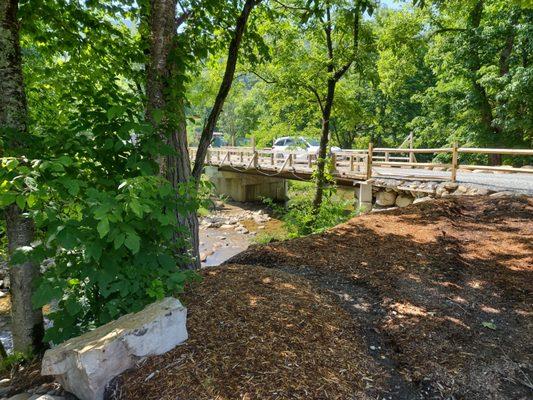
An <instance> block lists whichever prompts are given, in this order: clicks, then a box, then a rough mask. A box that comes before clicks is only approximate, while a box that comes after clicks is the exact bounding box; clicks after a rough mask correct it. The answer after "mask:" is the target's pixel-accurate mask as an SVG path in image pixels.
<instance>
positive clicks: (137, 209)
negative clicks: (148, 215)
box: [130, 199, 143, 218]
mask: <svg viewBox="0 0 533 400" xmlns="http://www.w3.org/2000/svg"><path fill="white" fill-rule="evenodd" d="M130 208H131V211H133V213H134V214H135V215H136V216H137V217H139V218H142V216H143V209H142V207H141V204H140V203H139V200H137V199H132V200H131V202H130Z"/></svg>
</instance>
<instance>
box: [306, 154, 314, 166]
mask: <svg viewBox="0 0 533 400" xmlns="http://www.w3.org/2000/svg"><path fill="white" fill-rule="evenodd" d="M307 168H309V169H313V155H312V154H307Z"/></svg>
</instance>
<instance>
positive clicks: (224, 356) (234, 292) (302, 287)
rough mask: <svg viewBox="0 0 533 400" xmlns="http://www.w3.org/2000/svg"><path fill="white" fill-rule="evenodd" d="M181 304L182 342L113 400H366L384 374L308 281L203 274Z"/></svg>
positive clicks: (246, 272)
mask: <svg viewBox="0 0 533 400" xmlns="http://www.w3.org/2000/svg"><path fill="white" fill-rule="evenodd" d="M204 277H205V279H204V281H203V282H202V283H200V284H197V285H196V286H195V287H193V288H191V290H189V291H188V292H187V293H186V294H185V295H184V297H183V301H184V303H185V304H186V305H187V307H188V311H189V315H188V320H187V325H188V331H189V339H188V341H187V342H186V344H184V345H182V346H179V347H177V348H176V349H174V350H173V351H170V352H169V353H167V354H165V355H163V356H159V357H152V358H149V359H148V360H146V361H145V362H144V363H142V364H141V365H139V367H138V369H136V370H134V371H130V372H128V373H126V374H124V375H122V376H121V377H120V378H119V379H118V380H117V381H115V382H114V384H113V385H111V388H110V389H109V390H108V398H113V399H128V400H136V399H143V400H146V399H161V400H163V399H172V400H175V399H180V400H186V399H191V400H192V399H195V400H200V399H217V400H222V399H250V400H251V399H366V398H370V397H368V396H367V394H368V393H371V392H372V387H374V386H376V385H379V384H380V379H382V373H383V371H382V370H381V369H380V367H379V366H378V365H377V364H376V362H375V361H374V360H373V358H372V357H371V356H370V355H369V354H368V349H367V348H366V346H365V344H364V343H363V342H362V341H361V339H360V335H359V334H358V330H357V327H356V326H355V325H354V322H353V320H352V318H351V317H350V316H349V314H348V313H346V312H345V311H343V310H342V308H341V307H340V306H339V305H338V304H336V302H335V301H334V300H333V299H331V298H330V297H328V296H326V295H323V294H320V293H318V292H317V291H316V290H315V289H314V288H313V286H312V285H311V284H310V283H309V282H308V281H307V280H305V279H303V278H300V277H297V276H294V275H291V274H288V273H284V272H281V271H276V270H272V269H265V268H261V267H256V268H250V267H246V266H238V265H230V266H225V267H220V268H215V269H209V270H206V271H204Z"/></svg>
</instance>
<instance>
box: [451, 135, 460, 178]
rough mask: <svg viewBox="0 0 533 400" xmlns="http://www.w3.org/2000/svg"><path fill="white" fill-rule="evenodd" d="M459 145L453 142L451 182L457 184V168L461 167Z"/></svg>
mask: <svg viewBox="0 0 533 400" xmlns="http://www.w3.org/2000/svg"><path fill="white" fill-rule="evenodd" d="M458 153H459V152H458V145H457V142H453V145H452V177H451V181H452V182H455V181H456V180H457V167H458V166H459V154H458Z"/></svg>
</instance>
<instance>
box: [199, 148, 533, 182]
mask: <svg viewBox="0 0 533 400" xmlns="http://www.w3.org/2000/svg"><path fill="white" fill-rule="evenodd" d="M190 153H191V158H192V159H194V158H193V157H194V156H195V155H196V154H195V153H196V149H195V148H193V147H191V148H190ZM461 153H463V154H502V155H515V156H533V149H483V148H468V147H458V145H457V144H454V145H453V146H452V147H447V148H432V149H414V148H412V147H410V148H406V149H401V148H385V147H382V148H381V147H378V148H374V147H373V146H372V144H370V145H369V147H368V149H365V150H341V151H338V152H334V153H332V154H331V165H332V169H333V171H334V174H336V175H337V176H338V177H343V178H348V179H350V178H351V179H354V180H363V179H370V178H372V176H373V172H374V168H379V167H381V168H410V169H439V170H441V171H449V172H450V178H449V179H450V180H451V181H452V182H455V181H456V179H457V171H458V170H459V169H461V170H464V171H472V170H487V171H500V172H521V173H533V168H531V167H526V168H524V167H523V168H514V167H512V166H486V165H471V164H461V163H460V161H459V154H461ZM417 154H450V155H451V157H450V160H451V161H450V162H449V163H435V162H418V161H417V160H416V155H417ZM206 164H207V165H216V166H227V167H229V168H235V169H237V170H239V171H242V169H243V168H244V169H246V170H251V169H253V170H256V171H258V172H259V173H261V172H264V173H265V174H270V176H272V173H274V174H275V175H277V174H281V173H299V174H303V175H308V176H310V175H311V174H312V172H313V169H314V167H315V166H316V155H315V154H308V153H305V152H302V151H294V150H289V151H281V152H280V151H273V150H271V149H264V150H257V149H256V148H255V146H252V147H218V148H210V149H209V150H208V153H207V157H206Z"/></svg>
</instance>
